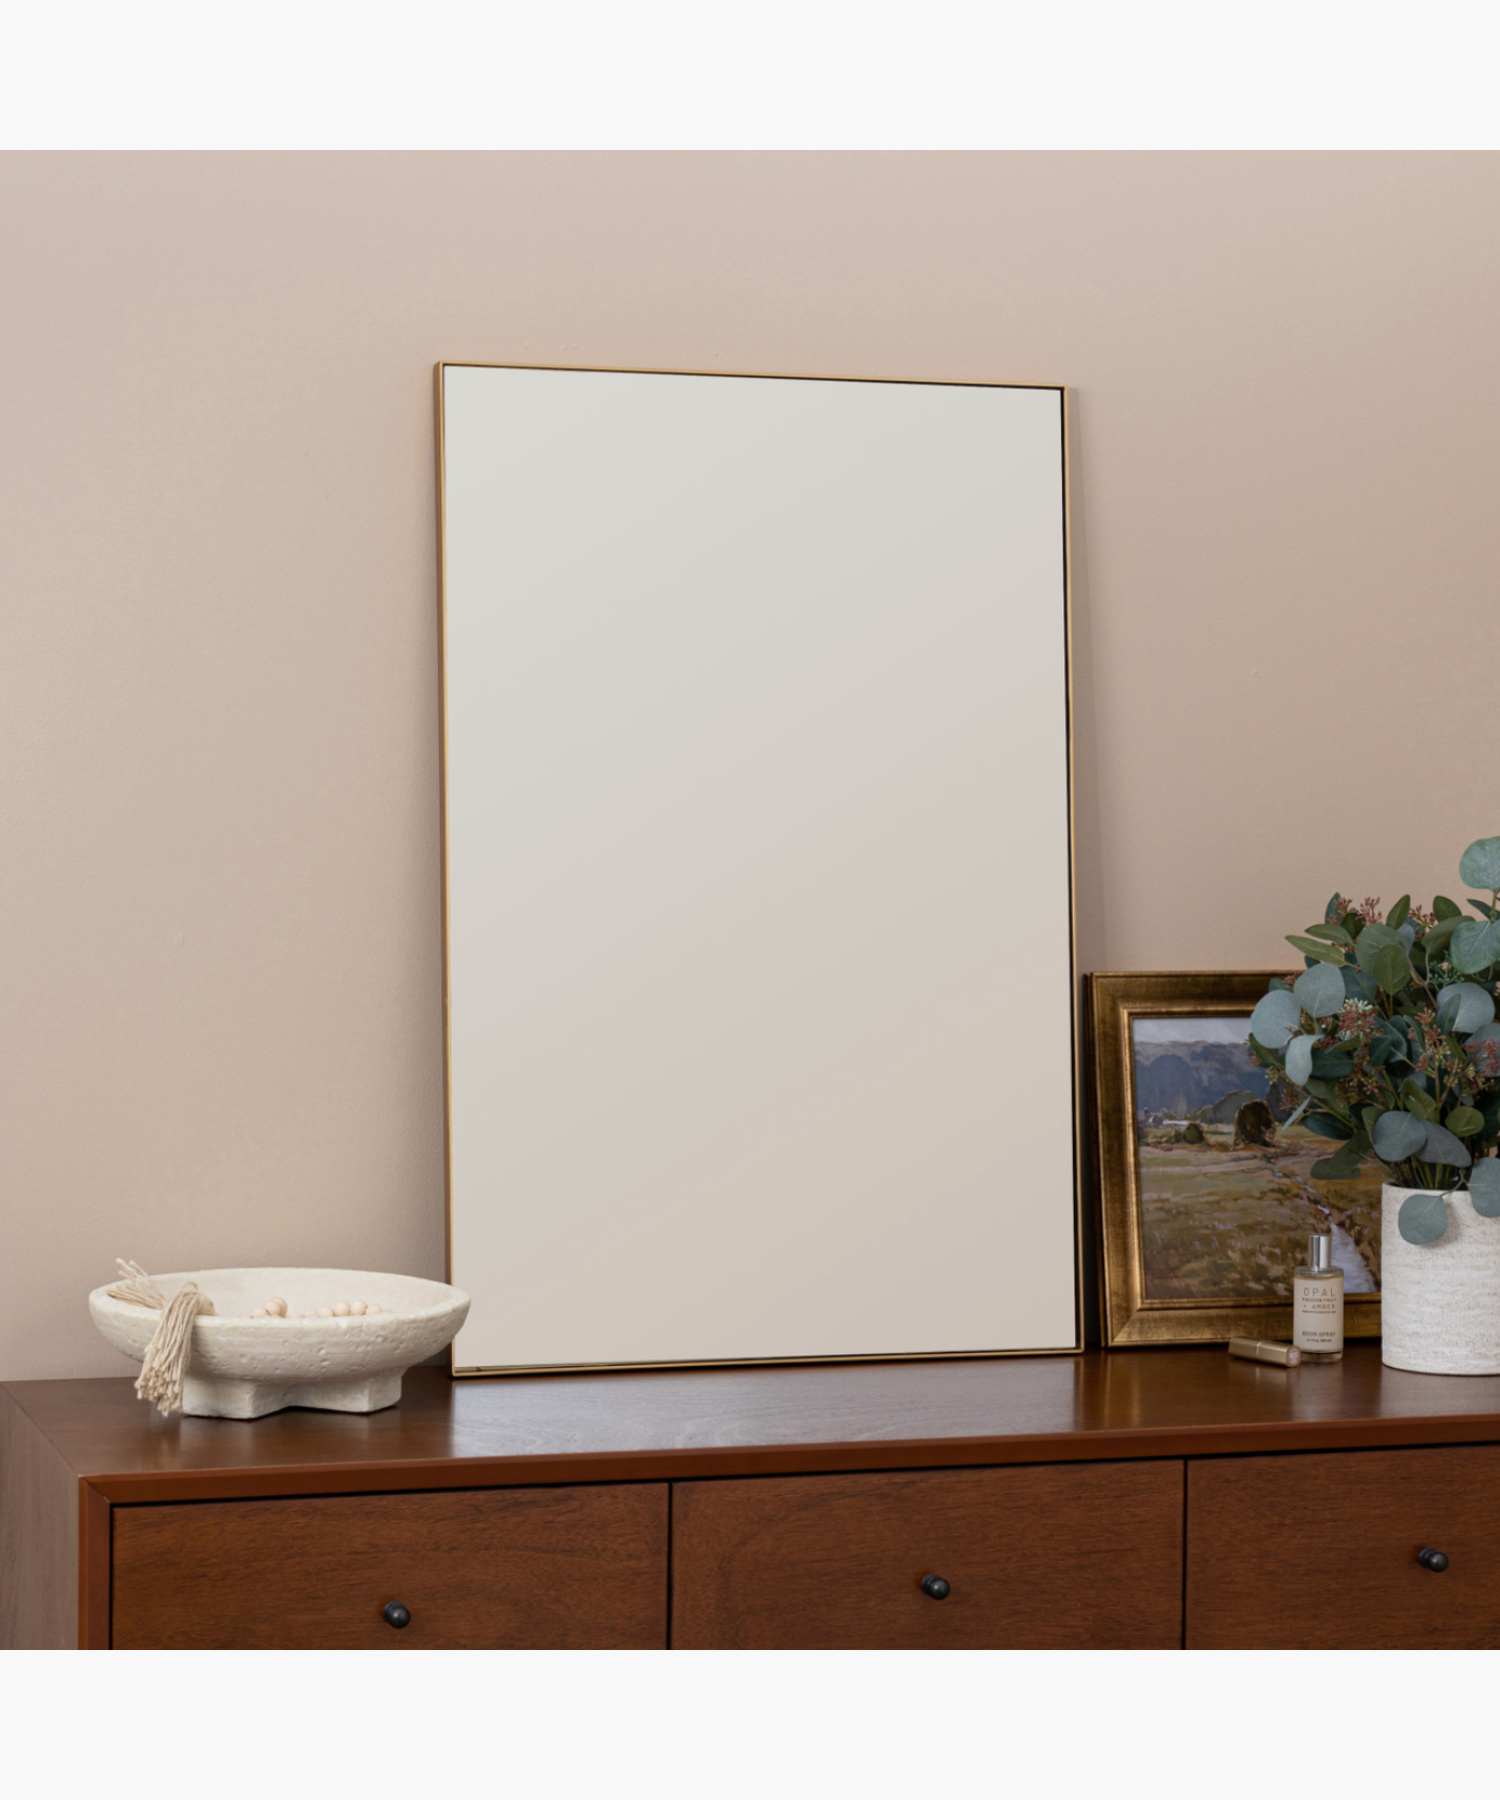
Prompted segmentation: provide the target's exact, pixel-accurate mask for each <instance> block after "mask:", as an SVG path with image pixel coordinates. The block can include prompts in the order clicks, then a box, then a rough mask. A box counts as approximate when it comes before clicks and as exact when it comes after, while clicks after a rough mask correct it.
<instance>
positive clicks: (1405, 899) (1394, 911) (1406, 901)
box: [1385, 894, 1411, 929]
mask: <svg viewBox="0 0 1500 1800" xmlns="http://www.w3.org/2000/svg"><path fill="white" fill-rule="evenodd" d="M1410 913H1411V895H1410V894H1403V895H1402V896H1401V898H1400V899H1399V900H1398V901H1397V902H1396V904H1395V905H1394V906H1393V907H1392V908H1391V910H1390V911H1389V912H1388V913H1387V914H1386V915H1385V922H1386V924H1387V925H1390V926H1394V927H1396V928H1398V929H1399V927H1401V926H1402V925H1404V924H1405V923H1406V921H1407V918H1408V916H1409V915H1410Z"/></svg>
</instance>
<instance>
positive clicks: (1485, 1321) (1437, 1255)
mask: <svg viewBox="0 0 1500 1800" xmlns="http://www.w3.org/2000/svg"><path fill="white" fill-rule="evenodd" d="M1425 1191H1426V1190H1425V1189H1422V1188H1402V1187H1392V1186H1391V1185H1390V1183H1389V1182H1387V1184H1386V1185H1385V1187H1384V1188H1383V1189H1382V1190H1381V1207H1380V1330H1381V1351H1380V1353H1381V1360H1382V1361H1383V1362H1387V1363H1389V1364H1390V1366H1391V1367H1392V1368H1393V1369H1415V1370H1417V1371H1418V1372H1419V1373H1421V1374H1424V1375H1500V1219H1482V1218H1480V1217H1479V1215H1478V1213H1476V1212H1475V1211H1474V1207H1473V1205H1472V1203H1471V1202H1470V1200H1469V1196H1468V1195H1467V1194H1466V1193H1464V1194H1445V1195H1444V1196H1443V1198H1444V1199H1445V1200H1446V1201H1447V1202H1448V1229H1447V1231H1446V1233H1445V1234H1444V1235H1443V1236H1442V1237H1440V1238H1439V1239H1438V1241H1437V1242H1436V1243H1435V1244H1408V1243H1407V1241H1406V1239H1405V1238H1404V1237H1402V1235H1401V1232H1400V1230H1399V1228H1398V1227H1397V1224H1396V1215H1397V1214H1398V1213H1399V1212H1400V1211H1401V1204H1402V1202H1403V1201H1404V1200H1406V1199H1407V1198H1408V1197H1409V1196H1410V1195H1412V1194H1414V1193H1423V1192H1425Z"/></svg>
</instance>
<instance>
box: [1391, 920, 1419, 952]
mask: <svg viewBox="0 0 1500 1800" xmlns="http://www.w3.org/2000/svg"><path fill="white" fill-rule="evenodd" d="M1396 935H1397V937H1399V938H1400V939H1401V942H1402V943H1403V944H1405V945H1406V947H1407V949H1408V950H1410V949H1411V947H1412V945H1413V944H1414V943H1416V941H1417V928H1416V926H1415V925H1414V924H1413V923H1412V922H1411V920H1410V919H1408V920H1407V921H1406V923H1405V924H1404V925H1398V926H1397V927H1396Z"/></svg>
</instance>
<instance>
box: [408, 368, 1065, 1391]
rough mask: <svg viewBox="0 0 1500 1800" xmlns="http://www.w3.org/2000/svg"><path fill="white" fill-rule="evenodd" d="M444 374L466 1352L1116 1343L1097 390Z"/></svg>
mask: <svg viewBox="0 0 1500 1800" xmlns="http://www.w3.org/2000/svg"><path fill="white" fill-rule="evenodd" d="M438 379H439V432H440V443H441V454H442V555H443V612H444V650H443V673H444V780H445V794H444V798H445V905H446V930H445V959H446V962H445V967H446V983H447V1032H448V1040H447V1051H448V1134H449V1135H448V1149H449V1206H450V1228H451V1272H452V1279H453V1280H454V1281H455V1282H456V1283H457V1284H458V1285H459V1286H461V1287H462V1288H464V1289H465V1290H467V1291H468V1293H469V1294H470V1295H471V1296H472V1298H473V1305H472V1308H471V1310H470V1313H469V1317H468V1321H467V1323H466V1324H465V1325H464V1328H463V1330H462V1331H461V1332H460V1334H459V1338H458V1341H457V1343H456V1345H455V1351H454V1366H455V1369H457V1370H458V1371H460V1372H477V1371H494V1370H517V1369H528V1368H531V1369H534V1368H558V1367H566V1366H578V1365H584V1366H601V1365H619V1364H623V1365H640V1364H655V1363H678V1362H725V1361H737V1360H749V1361H756V1362H761V1361H772V1360H779V1359H793V1360H801V1359H823V1358H832V1357H889V1356H918V1355H964V1354H970V1355H983V1354H994V1353H996V1352H1004V1351H1019V1350H1044V1349H1069V1348H1073V1347H1076V1345H1077V1343H1078V1331H1079V1326H1078V1313H1077V1298H1078V1282H1077V1274H1076V1201H1075V1178H1074V1162H1075V1156H1074V1050H1073V1018H1074V1007H1073V972H1072V903H1071V868H1070V822H1069V821H1070V802H1069V749H1068V680H1067V620H1066V595H1065V588H1066V574H1065V556H1064V537H1065V524H1064V467H1063V461H1064V453H1063V395H1062V392H1061V390H1060V389H1057V388H1024V387H995V386H981V385H960V384H951V385H949V384H933V383H920V382H892V381H845V380H807V379H780V378H768V377H745V376H719V375H667V374H633V373H616V372H601V371H591V370H561V369H530V368H496V367H480V366H474V365H454V364H447V365H444V366H443V367H442V368H441V369H440V370H439V372H438Z"/></svg>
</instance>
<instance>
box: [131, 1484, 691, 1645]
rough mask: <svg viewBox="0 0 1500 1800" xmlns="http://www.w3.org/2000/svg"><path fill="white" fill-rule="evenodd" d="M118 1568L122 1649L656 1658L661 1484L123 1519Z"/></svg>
mask: <svg viewBox="0 0 1500 1800" xmlns="http://www.w3.org/2000/svg"><path fill="white" fill-rule="evenodd" d="M113 1568H114V1573H113V1582H112V1595H111V1598H112V1629H111V1641H112V1643H113V1645H114V1647H115V1648H116V1649H124V1650H148V1649H164V1650H171V1649H184V1650H186V1649H205V1650H206V1649H226V1650H229V1649H245V1650H254V1649H273V1648H274V1649H288V1650H298V1649H308V1650H310V1649H329V1650H360V1649H364V1650H423V1649H426V1650H439V1649H444V1650H463V1649H512V1648H525V1649H543V1650H545V1649H590V1648H594V1649H663V1648H665V1645H666V1610H667V1487H666V1484H665V1483H652V1484H643V1485H639V1486H634V1485H632V1486H620V1487H572V1488H519V1489H517V1488H510V1489H499V1490H492V1489H479V1490H473V1489H471V1490H467V1491H461V1492H448V1493H436V1494H372V1495H360V1496H355V1497H338V1498H329V1499H317V1500H226V1501H204V1502H200V1503H197V1504H189V1505H172V1506H120V1507H117V1508H116V1509H115V1513H114V1527H113ZM393 1601H394V1602H396V1603H398V1604H399V1605H400V1606H402V1607H404V1608H405V1609H406V1610H407V1612H408V1613H409V1614H410V1623H409V1624H408V1625H406V1626H405V1627H404V1628H403V1629H396V1628H394V1627H392V1626H391V1625H389V1624H388V1623H387V1622H386V1620H385V1619H384V1618H383V1617H382V1611H383V1608H384V1607H385V1606H386V1605H387V1604H388V1603H390V1602H393Z"/></svg>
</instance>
